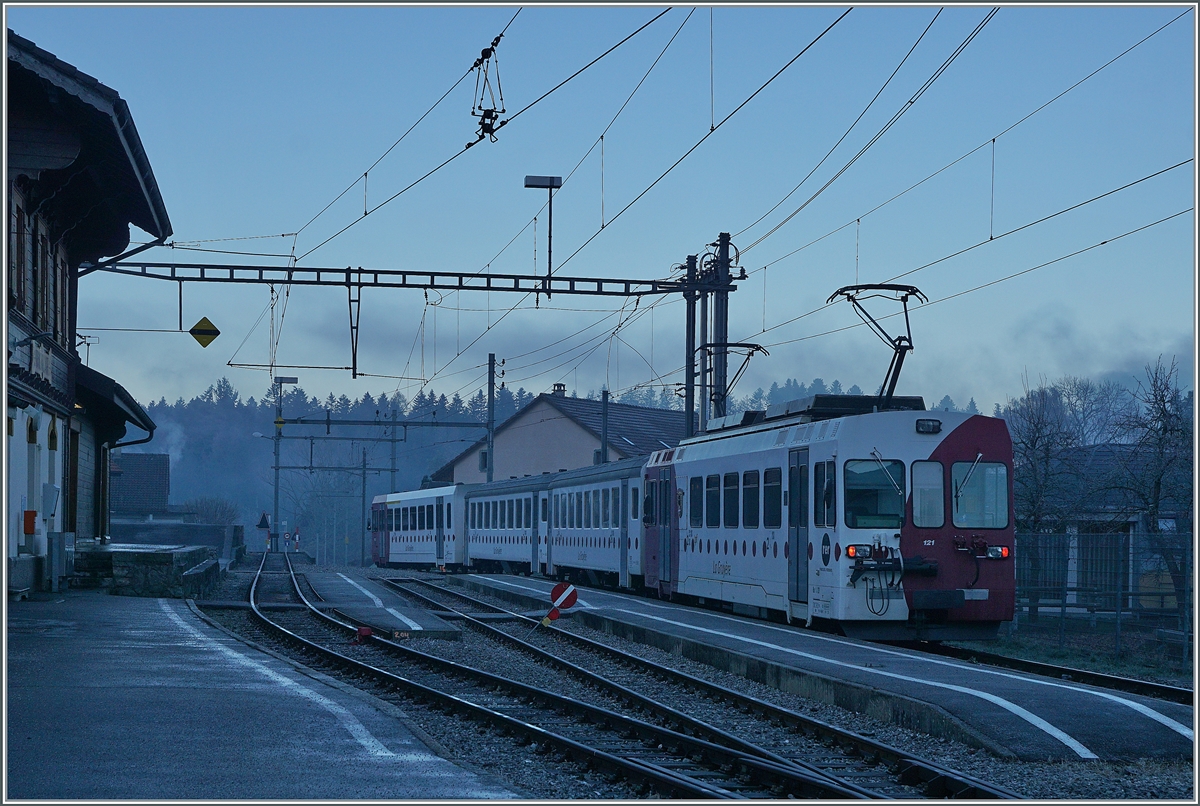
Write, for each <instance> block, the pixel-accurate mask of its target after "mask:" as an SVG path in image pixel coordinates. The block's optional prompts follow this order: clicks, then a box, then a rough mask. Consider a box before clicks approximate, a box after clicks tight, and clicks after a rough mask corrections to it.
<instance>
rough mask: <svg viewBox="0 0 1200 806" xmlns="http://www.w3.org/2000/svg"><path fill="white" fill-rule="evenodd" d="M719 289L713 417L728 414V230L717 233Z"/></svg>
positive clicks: (715, 318)
mask: <svg viewBox="0 0 1200 806" xmlns="http://www.w3.org/2000/svg"><path fill="white" fill-rule="evenodd" d="M716 282H717V286H718V290H717V291H714V292H713V342H715V344H714V348H715V349H714V351H713V383H712V386H713V389H712V398H713V417H724V416H725V399H726V398H727V397H728V396H729V386H728V384H729V346H728V345H729V290H728V289H729V233H728V232H722V233H720V234H719V235H718V236H717V277H716Z"/></svg>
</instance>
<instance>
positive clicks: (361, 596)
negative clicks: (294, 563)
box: [304, 571, 462, 639]
mask: <svg viewBox="0 0 1200 806" xmlns="http://www.w3.org/2000/svg"><path fill="white" fill-rule="evenodd" d="M304 577H305V579H307V580H308V584H309V585H311V586H312V589H313V590H314V591H316V593H317V595H318V596H320V597H321V601H322V602H324V603H325V604H326V605H327V606H328V607H329V608H330V609H332V610H334V611H335V612H337V613H340V614H341V615H343V616H345V617H346V618H347V619H348V620H350V621H352V622H355V623H357V624H360V625H364V626H367V627H370V628H371V629H373V630H374V631H375V632H377V633H380V634H382V635H390V636H392V637H393V638H408V637H410V636H417V635H419V636H421V637H422V638H448V639H458V638H461V637H462V633H461V632H460V631H459V629H458V628H457V627H453V626H451V625H449V624H447V623H446V622H444V621H442V620H441V619H440V618H438V617H437V616H435V615H434V614H433V613H430V612H429V611H428V610H425V609H424V608H419V607H413V606H412V605H411V604H409V603H408V601H406V600H405V599H404V598H403V597H401V596H400V595H399V594H397V593H396V592H395V591H394V590H392V589H391V588H389V587H387V586H386V585H383V584H381V583H379V582H376V581H375V580H373V579H365V578H363V577H359V576H350V575H348V574H343V573H336V572H335V573H315V572H312V571H305V572H304Z"/></svg>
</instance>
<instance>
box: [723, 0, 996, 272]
mask: <svg viewBox="0 0 1200 806" xmlns="http://www.w3.org/2000/svg"><path fill="white" fill-rule="evenodd" d="M998 11H999V9H996V8H993V9H991V10H990V11H989V12H988V13H987V16H985V17H984V18H983V19H982V20H981V21H980V22H979V24H978V25H977V26H975V29H974V30H973V31H971V33H970V34H968V35H967V38H966V39H964V40H963V41H962V43H961V44H959V46H958V47H957V48H955V49H954V52H953V53H951V54H950V56H949V57H947V59H946V61H944V62H943V63H942V65H941V66H940V67H938V69H937V70H935V71H934V73H933V75H931V76H930V77H929V78H928V79H927V80H926V81H925V83H924V84H922V85H921V87H920V89H918V90H917V91H916V93H914V94H913V96H912V97H911V98H909V99H908V101H906V102H905V103H904V105H903V106H901V107H900V109H898V110H897V111H896V113H895V114H894V115H893V116H892V118H891V120H889V121H888V122H887V123H885V124H884V125H883V128H881V129H880V130H879V131H878V132H876V134H875V136H874V137H872V138H871V139H870V140H868V141H867V144H866V145H864V146H863V147H862V148H861V149H860V150H859V151H858V153H857V154H855V155H854V156H853V157H851V158H850V161H849V162H847V163H846V164H845V165H843V166H842V167H841V168H840V169H839V170H838V172H837V173H835V174H834V175H833V176H832V177H830V178H829V180H828V181H827V182H826V183H825V184H824V185H822V186H821V187H820V188H818V189H817V191H816V192H815V193H813V195H811V196H809V197H808V199H807V200H806V201H805V202H804V203H803V204H801V205H800V206H799V207H797V208H796V209H795V210H793V211H792V212H791V213H789V214H788V215H787V216H786V217H785V218H784V219H783V220H782V221H780V222H779V223H778V224H776V225H775V226H774V227H772V228H771V229H770V230H768V231H767V232H766V233H764V234H763V235H760V236H759V237H758V238H756V239H755V240H754V241H751V242H750V244H749V245H747V246H745V247H743V248H742V252H743V253H745V252H749V251H750V250H751V249H753V248H754V247H755V246H757V245H758V244H760V243H762V242H763V241H765V240H766V239H767V238H770V237H771V236H772V235H774V234H775V233H776V232H778V231H779V230H780V229H781V228H782V227H783V226H784V225H785V224H787V223H788V222H789V221H791V220H792V219H793V218H795V217H796V215H798V214H799V213H800V211H801V210H803V209H804V208H805V207H808V205H809V204H811V203H812V202H813V201H814V200H815V199H816V198H817V197H818V196H820V195H821V194H822V193H824V192H825V191H826V189H828V188H829V186H830V185H832V184H833V183H834V182H836V181H837V180H838V179H839V178H840V177H841V176H842V174H844V173H845V172H846V171H848V170H850V168H851V166H853V165H854V163H856V162H858V160H859V158H861V157H862V156H863V154H866V153H867V151H868V150H870V148H871V146H873V145H875V143H876V142H878V141H879V139H880V138H881V137H883V135H885V134H886V133H887V132H888V130H889V129H891V128H892V126H894V125H896V123H897V121H899V120H900V118H901V117H903V116H904V113H905V112H907V111H908V110H909V109H911V108H912V107H913V105H914V104H916V102H917V101H918V100H920V98H921V96H922V95H924V94H925V93H926V91H928V89H929V88H930V87H932V86H933V84H934V82H935V81H937V80H938V78H940V77H941V75H942V73H944V72H945V71H946V70H947V69H948V68H949V67H950V65H951V64H953V63H954V61H955V60H956V59H957V58H958V57H959V55H960V54H962V52H963V51H964V50H966V48H967V46H968V45H970V44H971V42H972V40H974V39H975V37H976V36H978V35H979V32H980V31H982V30H983V28H984V26H986V25H987V24H988V23H989V22H991V20H992V18H993V17H994V16H996V13H997V12H998Z"/></svg>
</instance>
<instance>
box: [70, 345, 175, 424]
mask: <svg viewBox="0 0 1200 806" xmlns="http://www.w3.org/2000/svg"><path fill="white" fill-rule="evenodd" d="M75 397H76V399H77V400H78V401H79V402H81V403H82V404H83V405H84V407H85V408H86V409H87V412H88V414H89V415H91V416H92V417H93V418H94V419H95V420H96V421H97V422H98V423H106V424H108V425H109V427H111V428H112V429H114V430H115V431H116V437H115V438H116V439H120V438H121V437H123V436H124V435H125V424H126V423H132V424H133V425H135V426H137V427H138V428H140V429H141V430H143V431H147V432H149V433H150V435H151V436H153V434H154V429H155V427H156V426H155V424H154V420H152V419H150V415H149V414H147V413H146V410H145V409H143V408H142V406H141V404H140V403H138V402H137V401H136V400H134V399H133V395H131V394H129V392H128V391H127V390H126V389H125V387H124V386H122V385H121V384H119V383H117V382H116V381H114V380H113V379H112V378H110V377H108V376H107V375H103V374H101V373H99V372H97V371H96V370H94V369H92V368H91V367H89V366H87V365H85V364H78V365H76V366H75Z"/></svg>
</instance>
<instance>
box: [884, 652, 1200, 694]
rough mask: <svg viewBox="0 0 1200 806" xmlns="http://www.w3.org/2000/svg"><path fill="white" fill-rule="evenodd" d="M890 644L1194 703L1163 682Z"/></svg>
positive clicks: (1185, 691) (1183, 690)
mask: <svg viewBox="0 0 1200 806" xmlns="http://www.w3.org/2000/svg"><path fill="white" fill-rule="evenodd" d="M886 643H891V642H886ZM892 645H894V646H902V647H905V648H908V649H917V650H920V651H921V652H927V653H929V654H931V655H938V656H940V657H943V658H953V659H955V660H961V661H965V662H967V663H980V664H984V665H987V666H996V667H999V668H1003V669H1012V670H1014V671H1018V672H1027V673H1029V674H1036V675H1042V676H1044V677H1053V678H1055V679H1058V680H1070V681H1072V682H1075V683H1084V684H1086V685H1089V686H1096V687H1098V688H1107V689H1111V690H1113V691H1123V692H1125V693H1126V694H1141V695H1143V696H1146V697H1154V698H1156V699H1160V700H1167V701H1169V702H1177V703H1182V704H1183V705H1192V704H1193V703H1194V701H1195V693H1194V692H1193V691H1192V689H1190V688H1180V687H1178V686H1168V685H1166V684H1164V683H1152V682H1150V681H1148V680H1136V679H1134V678H1131V677H1120V676H1117V675H1111V674H1103V673H1102V672H1092V671H1088V670H1087V669H1076V668H1073V667H1071V666H1055V665H1053V664H1050V663H1040V662H1038V661H1032V660H1023V659H1021V658H1012V657H1008V656H1007V655H997V654H995V653H993V652H985V651H982V650H978V649H966V648H964V647H957V646H949V645H946V644H938V643H930V642H927V641H920V642H911V641H909V642H895V643H893V644H892Z"/></svg>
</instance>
